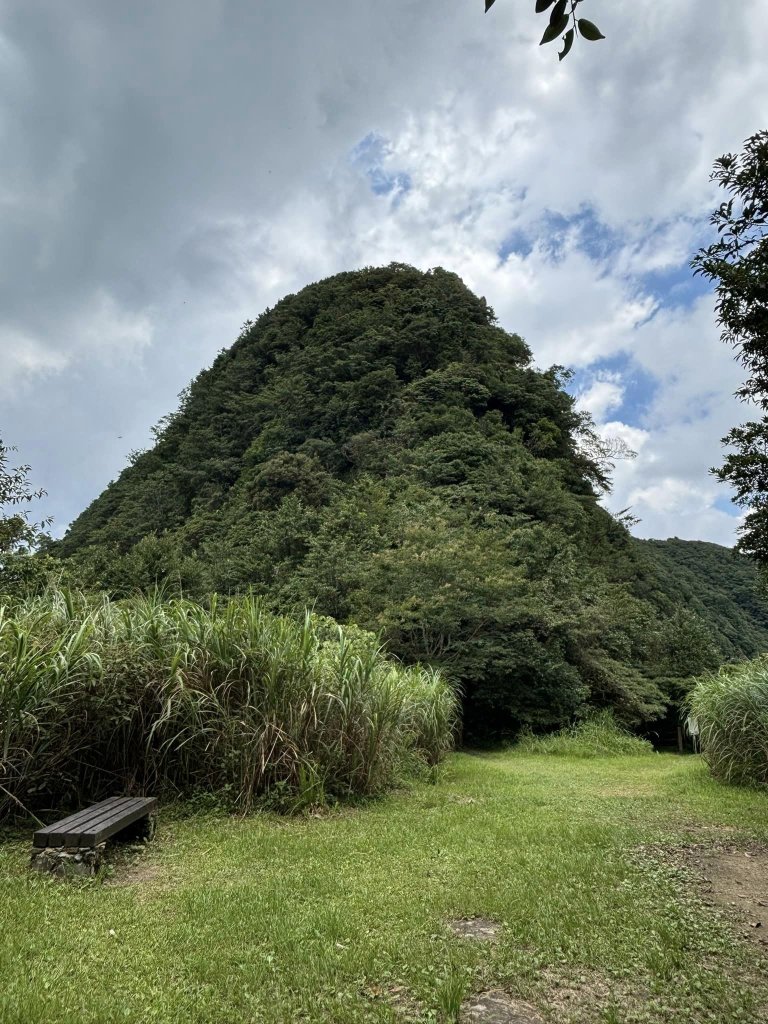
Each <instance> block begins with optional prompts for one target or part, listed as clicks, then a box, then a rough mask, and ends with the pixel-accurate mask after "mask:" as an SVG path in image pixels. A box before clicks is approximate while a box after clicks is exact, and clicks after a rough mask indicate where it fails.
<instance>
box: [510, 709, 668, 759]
mask: <svg viewBox="0 0 768 1024" xmlns="http://www.w3.org/2000/svg"><path fill="white" fill-rule="evenodd" d="M515 749H516V750H519V751H520V752H521V753H524V754H554V755H557V756H562V757H618V756H622V755H636V754H652V753H653V746H652V745H651V744H650V743H649V742H648V740H644V739H641V738H640V737H639V736H634V735H633V734H632V733H631V732H629V731H628V730H626V729H624V728H623V727H622V726H620V725H619V724H618V722H617V721H616V719H615V718H614V717H613V714H612V713H611V712H610V711H598V712H596V713H595V714H593V715H591V716H590V717H589V718H585V719H583V720H582V721H581V722H577V723H576V724H575V725H571V726H568V728H566V729H560V730H559V732H552V733H549V734H547V735H546V736H535V735H534V734H533V733H530V732H526V733H523V734H522V735H521V736H520V738H519V740H518V741H517V744H516V748H515Z"/></svg>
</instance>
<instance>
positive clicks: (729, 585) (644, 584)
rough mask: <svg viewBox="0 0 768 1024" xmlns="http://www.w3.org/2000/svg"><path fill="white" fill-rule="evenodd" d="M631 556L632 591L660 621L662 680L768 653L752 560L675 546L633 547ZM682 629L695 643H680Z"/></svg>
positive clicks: (710, 548) (766, 616)
mask: <svg viewBox="0 0 768 1024" xmlns="http://www.w3.org/2000/svg"><path fill="white" fill-rule="evenodd" d="M635 550H636V552H637V564H636V567H635V569H634V574H635V581H634V583H633V589H634V591H635V592H636V593H637V594H638V596H640V597H641V598H643V599H644V600H646V601H648V602H651V603H652V604H654V605H655V606H656V607H658V608H659V609H660V611H661V612H662V615H663V633H664V634H666V638H662V640H661V642H662V645H663V647H664V648H665V649H666V653H665V651H664V650H662V649H659V650H658V652H657V660H658V661H659V662H660V666H659V668H660V671H661V672H662V674H669V675H680V676H689V677H695V676H698V675H700V674H701V673H702V672H704V671H705V670H706V669H710V668H714V667H716V666H717V665H718V664H720V663H722V661H733V660H741V659H743V658H752V657H754V656H755V655H757V654H760V653H762V652H763V651H766V650H768V606H766V603H765V600H764V598H763V596H762V593H761V590H760V585H759V583H760V581H759V577H758V573H757V571H756V570H755V566H754V562H753V561H752V560H751V559H749V558H747V557H745V556H744V555H741V554H739V553H738V552H736V551H733V550H732V549H730V548H724V547H721V546H720V545H718V544H709V543H707V542H705V541H685V540H678V539H677V538H672V539H671V540H666V541H660V540H643V541H635ZM692 616H693V618H692ZM686 624H688V625H689V626H690V628H691V630H692V633H693V635H692V636H691V635H689V636H687V637H686V636H684V635H683V632H684V628H685V625H686ZM656 642H658V641H656ZM696 644H698V648H697V649H696V647H695V645H696Z"/></svg>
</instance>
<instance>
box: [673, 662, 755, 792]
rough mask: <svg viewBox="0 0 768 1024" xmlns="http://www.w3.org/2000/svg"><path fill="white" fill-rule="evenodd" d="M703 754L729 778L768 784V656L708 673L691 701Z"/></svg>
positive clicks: (717, 772)
mask: <svg viewBox="0 0 768 1024" xmlns="http://www.w3.org/2000/svg"><path fill="white" fill-rule="evenodd" d="M687 711H688V712H689V714H690V715H691V717H692V718H693V719H694V720H695V721H696V724H697V725H698V729H699V743H700V746H701V753H702V755H703V757H704V759H705V761H706V762H707V764H708V765H709V767H710V769H711V771H712V774H713V775H715V776H716V777H717V778H719V779H722V780H723V781H725V782H732V783H737V784H739V785H746V786H766V785H768V658H758V659H756V660H755V661H748V662H743V663H742V664H739V665H727V666H725V667H723V668H721V669H720V671H719V672H717V673H715V674H711V675H707V676H704V677H703V678H701V679H700V680H699V681H698V682H697V683H696V686H695V687H694V688H693V690H692V691H691V693H690V694H689V695H688V699H687Z"/></svg>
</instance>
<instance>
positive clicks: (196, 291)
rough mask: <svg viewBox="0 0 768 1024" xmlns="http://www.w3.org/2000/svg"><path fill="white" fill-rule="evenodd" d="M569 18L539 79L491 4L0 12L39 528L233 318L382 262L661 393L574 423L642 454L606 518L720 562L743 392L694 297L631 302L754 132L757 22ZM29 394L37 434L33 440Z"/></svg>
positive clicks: (8, 258)
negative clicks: (671, 302)
mask: <svg viewBox="0 0 768 1024" xmlns="http://www.w3.org/2000/svg"><path fill="white" fill-rule="evenodd" d="M589 6H590V8H591V11H592V14H591V16H592V17H593V18H594V20H595V21H596V22H597V23H598V24H600V25H601V27H602V29H603V31H604V32H605V34H606V36H607V37H608V38H607V39H606V41H605V42H604V43H601V44H599V46H595V47H591V46H589V45H586V44H585V45H582V46H577V47H575V48H574V50H573V52H572V54H571V55H570V56H569V58H568V59H567V60H566V61H564V62H563V63H562V64H559V63H558V61H557V59H556V53H555V47H554V46H553V47H541V48H539V47H538V46H537V45H536V44H537V42H538V37H539V35H540V31H541V19H537V18H536V16H535V15H534V14H533V11H532V10H527V9H525V8H524V7H521V5H520V4H519V3H514V2H513V0H505V2H504V3H500V4H497V5H495V7H494V9H493V11H492V12H491V13H490V14H489V15H488V16H487V17H484V16H483V15H482V13H481V10H479V9H478V8H476V7H475V6H474V5H460V7H457V8H454V7H451V8H450V9H447V8H446V7H445V5H444V4H442V3H439V2H438V0H424V2H422V3H419V4H414V3H412V2H411V0H392V2H390V3H388V4H374V5H361V4H358V5H352V6H351V7H350V5H349V4H348V3H346V0H327V2H325V3H323V4H322V5H307V4H305V3H301V2H299V0H285V2H284V3H282V4H280V5H279V12H277V13H276V9H275V10H273V9H272V7H270V6H269V5H260V4H255V3H253V2H252V0H228V2H226V3H225V2H223V0H205V2H202V3H199V4H195V5H192V6H191V7H190V5H189V4H187V3H183V2H182V0H167V3H164V4H163V5H160V6H155V7H153V6H152V5H149V6H144V7H141V6H139V7H132V6H131V5H128V6H125V5H109V4H105V5H96V6H95V7H94V5H92V4H90V3H88V2H86V0H72V2H71V3H70V4H68V5H67V8H66V11H64V10H63V9H62V11H61V12H58V11H53V10H52V9H51V7H50V5H49V4H47V3H44V2H39V0H28V3H26V4H25V5H23V6H22V5H14V4H8V3H5V4H4V3H3V2H2V0H0V40H2V46H0V72H1V73H2V74H3V76H4V77H3V82H4V96H5V97H7V99H6V101H5V103H3V102H2V101H0V133H1V134H2V138H3V146H2V150H1V151H0V204H2V210H3V216H4V227H5V231H4V233H3V238H2V239H1V240H0V259H2V260H3V265H4V267H7V268H8V273H7V274H4V278H3V281H2V282H0V310H2V311H3V312H2V314H0V331H2V332H3V333H1V334H0V344H2V345H3V355H4V382H3V385H2V386H3V387H4V389H5V392H4V395H3V408H2V409H1V410H0V418H1V419H2V421H3V425H4V426H5V429H6V431H7V432H8V431H12V432H13V434H14V436H13V438H12V440H14V441H15V442H16V443H18V444H19V445H20V446H21V448H22V450H23V453H24V456H25V458H27V459H28V460H29V461H30V462H32V463H33V465H37V464H38V463H42V464H44V466H45V467H46V471H49V472H50V473H51V474H52V477H51V478H46V479H45V480H44V482H45V484H46V486H47V487H48V490H49V491H50V493H51V499H50V504H49V508H50V510H51V511H53V512H54V514H56V515H57V517H58V518H59V519H60V520H61V519H62V518H66V517H68V516H69V515H72V514H75V513H76V512H77V511H78V510H79V509H80V508H82V507H83V506H84V505H85V504H86V503H87V501H88V500H89V499H90V498H91V497H92V496H93V494H94V492H95V491H97V490H98V489H100V488H101V487H102V486H103V485H104V484H105V483H106V482H107V480H108V479H109V476H110V475H114V474H115V473H116V472H117V471H119V469H120V467H121V465H122V464H123V461H124V452H123V451H122V449H120V448H119V447H117V446H116V445H115V440H114V439H115V438H116V437H117V436H126V435H128V434H130V435H131V437H132V438H133V439H134V443H136V441H137V440H140V435H141V434H142V432H146V429H147V427H148V425H149V423H151V422H152V421H153V420H154V419H156V418H157V417H158V416H159V415H161V414H162V413H163V412H165V411H168V409H170V408H172V407H173V405H174V403H175V396H176V394H177V392H178V391H179V390H180V388H181V387H182V386H183V385H184V384H185V383H186V382H187V381H188V380H189V379H190V378H191V377H192V376H194V375H195V374H196V373H197V372H198V370H199V369H200V368H201V366H203V365H206V364H208V363H209V362H210V361H211V359H212V358H213V356H214V355H215V353H216V352H217V351H218V350H219V349H220V348H221V347H222V346H224V345H228V344H230V343H231V342H232V340H234V337H235V336H236V334H237V331H238V329H239V327H240V324H241V323H242V322H243V320H245V319H246V318H247V317H253V316H255V315H257V314H258V313H259V312H260V311H261V310H262V309H263V308H264V307H265V306H267V305H272V304H274V302H275V301H276V300H277V299H279V298H280V297H281V296H282V295H283V294H285V293H286V292H290V291H296V290H297V289H298V288H300V287H302V286H303V285H304V284H306V283H308V282H309V281H311V280H317V279H318V278H320V277H322V276H325V275H327V274H330V273H334V272H336V271H339V270H346V269H350V268H354V267H356V266H361V265H372V264H378V263H384V262H389V261H391V260H396V261H403V262H410V263H413V264H415V265H417V266H420V267H423V268H427V267H429V266H434V265H442V266H445V267H447V268H449V269H451V270H455V271H456V272H457V273H459V274H460V275H461V276H462V277H463V278H464V279H465V281H466V282H467V284H468V285H469V286H470V287H471V288H473V290H475V291H477V292H479V293H480V294H483V295H485V297H486V298H487V299H488V301H489V302H490V303H491V305H493V306H494V308H495V309H496V312H497V314H498V316H499V318H500V322H501V323H502V325H503V326H504V327H506V328H507V329H509V330H512V331H516V332H518V333H520V334H522V335H523V336H524V337H525V338H526V340H527V341H528V343H529V344H530V345H531V347H532V349H533V351H534V355H535V358H536V361H537V362H538V363H539V365H548V364H550V363H553V362H557V363H564V364H566V365H571V366H576V367H580V368H587V367H589V366H590V365H591V364H594V363H595V362H596V361H598V360H604V359H611V358H614V357H616V356H618V355H621V354H624V355H625V356H626V355H631V357H632V359H633V360H634V365H636V366H638V367H640V368H641V369H642V371H643V372H644V373H646V374H647V375H650V376H652V377H653V378H655V379H656V380H657V382H658V387H657V390H656V392H655V393H654V395H653V396H652V397H650V398H649V401H648V402H647V403H646V406H645V407H644V408H643V409H639V408H638V409H637V410H635V413H636V415H635V416H634V417H632V416H629V415H628V414H627V412H626V409H625V406H626V403H627V402H630V401H631V396H632V388H631V381H630V380H628V379H627V378H626V377H624V376H622V377H614V378H609V377H607V376H605V373H604V371H602V376H600V375H599V374H598V377H597V378H596V379H595V380H594V381H593V382H592V385H591V386H587V387H586V388H585V392H584V394H583V395H582V396H581V401H582V402H583V403H584V404H585V407H588V408H591V410H592V412H593V414H594V415H595V416H596V417H597V418H598V419H603V418H607V417H610V416H614V417H615V415H616V414H617V412H619V410H620V414H621V417H622V420H626V419H629V420H630V422H622V423H619V424H616V423H611V424H610V429H611V430H612V431H613V432H614V433H615V434H617V435H618V436H623V437H624V439H625V440H627V443H629V444H630V446H631V447H633V448H634V449H635V450H638V451H639V455H638V458H637V459H636V460H635V461H634V462H632V463H621V464H619V465H618V466H617V470H616V488H615V500H616V501H624V502H625V503H626V502H627V501H628V500H629V498H630V496H632V495H634V496H635V499H636V501H637V503H638V505H640V506H642V510H644V522H643V525H642V527H641V529H643V530H653V531H658V534H657V535H662V536H667V535H670V534H675V533H677V534H678V535H683V533H684V531H685V530H687V529H688V528H689V527H690V528H691V529H692V528H694V526H695V528H697V529H701V530H703V531H705V533H704V534H703V535H704V536H705V537H708V538H710V539H723V538H725V539H730V538H731V537H732V533H733V525H734V519H733V517H729V516H728V515H727V514H726V513H723V512H721V511H719V510H718V509H716V508H714V505H713V504H712V503H713V502H714V501H715V500H716V498H717V495H718V494H720V495H722V493H723V489H722V488H718V486H717V485H716V484H715V483H714V481H713V480H712V479H711V478H710V477H708V475H707V471H708V468H709V466H711V465H713V464H715V463H716V462H717V461H718V460H719V438H720V436H722V434H723V433H724V432H725V430H727V429H728V427H729V426H730V425H732V424H733V423H734V422H736V421H737V419H738V418H739V417H741V416H742V415H743V413H744V410H743V409H741V407H739V406H738V403H736V402H735V401H734V400H733V398H732V397H731V395H732V392H733V391H734V390H735V387H736V386H737V383H738V380H739V370H738V367H737V366H735V365H734V364H733V361H732V359H731V353H729V352H728V350H727V349H726V348H725V347H724V346H722V345H721V343H720V342H719V340H718V338H717V332H716V330H715V328H714V326H713V315H712V308H711V300H710V299H709V298H706V297H705V298H703V299H700V300H698V301H697V302H696V303H694V304H693V305H692V306H685V305H684V306H680V307H678V308H676V309H669V308H665V306H664V304H663V302H662V301H660V299H663V295H661V296H660V295H656V294H654V293H653V292H652V291H651V288H650V286H649V285H648V281H647V276H646V275H648V274H649V273H656V274H658V273H660V272H662V273H666V272H668V271H674V270H675V269H676V268H680V267H681V266H683V267H684V264H685V262H686V260H687V259H688V257H689V255H690V252H691V249H692V248H693V247H695V246H696V245H698V244H699V242H700V239H701V236H702V231H703V230H704V229H705V227H706V219H707V216H708V212H709V210H710V209H711V208H712V206H713V203H714V202H715V199H716V197H715V195H714V192H713V187H712V186H711V185H710V184H709V182H708V175H709V168H710V166H711V164H712V161H713V160H714V159H715V157H717V156H718V155H719V154H720V153H721V152H723V151H726V150H732V149H737V148H739V146H740V144H741V142H742V140H743V139H744V138H745V137H746V136H747V135H749V134H750V133H751V132H753V131H755V130H756V129H757V128H759V127H762V126H763V125H762V122H763V118H764V111H763V105H764V104H763V97H764V96H765V95H766V93H767V92H768V64H766V62H765V60H764V53H765V50H766V47H767V46H768V21H766V19H765V18H764V17H763V13H764V12H763V10H762V4H761V3H760V2H759V0H742V2H741V3H740V4H738V5H720V6H718V5H715V6H714V7H712V9H711V10H709V9H708V10H707V16H706V17H703V16H702V14H701V5H700V4H699V3H696V2H695V0H685V2H682V3H678V4H674V5H669V4H667V5H663V4H653V5H650V6H648V5H637V4H636V3H634V2H631V0H612V2H611V3H608V2H607V0H589ZM118 42H119V45H117V44H118ZM370 133H377V134H378V135H380V136H381V138H382V139H383V140H386V141H385V144H383V145H382V146H381V151H380V153H379V154H378V159H379V161H380V165H381V170H382V173H383V174H385V175H389V176H391V177H393V178H397V176H400V178H398V180H399V181H401V183H402V182H406V180H407V182H408V185H407V186H406V185H402V184H401V186H399V187H398V188H397V189H393V191H392V193H391V194H389V195H383V194H382V195H375V194H374V193H373V191H372V189H371V184H372V179H371V178H370V176H369V174H368V169H367V168H366V167H365V166H361V165H358V164H355V163H354V162H351V161H350V154H351V153H352V151H353V149H354V147H355V146H356V145H357V144H358V143H360V141H361V140H362V139H363V138H365V137H366V136H368V135H369V134H370ZM34 197H39V202H35V201H34ZM585 210H590V211H592V215H591V217H589V218H587V219H586V220H583V221H574V220H573V218H574V217H577V216H578V215H579V214H583V212H584V211H585ZM553 212H554V213H557V214H562V215H564V216H565V217H566V218H570V220H569V221H566V222H562V221H558V220H557V218H556V217H553ZM596 231H597V232H604V233H606V238H607V241H608V243H609V244H608V247H607V249H606V250H605V251H603V250H602V249H601V244H602V243H601V239H600V238H596V237H595V232H596ZM515 238H519V240H520V244H518V245H517V246H516V251H515V250H513V251H511V252H509V254H508V255H507V256H506V258H504V259H502V258H501V257H500V255H499V254H500V252H502V251H507V249H508V248H509V245H508V243H510V240H511V239H512V240H514V239H515ZM553 239H555V241H556V246H555V247H554V251H553ZM593 243H594V245H593ZM598 243H600V244H598ZM3 316H4V317H5V318H6V319H5V321H3V319H2V317H3ZM597 369H598V370H600V366H599V365H598V367H597ZM20 382H25V387H24V388H23V389H22V390H21V391H20V392H18V398H17V397H16V395H17V385H18V384H19V383H20ZM86 389H87V390H86ZM33 391H34V396H35V398H36V400H37V403H38V404H39V405H40V407H42V408H45V409H49V408H50V409H54V408H55V409H57V410H58V412H57V418H56V427H55V429H53V427H51V430H50V431H49V432H48V433H47V434H46V435H45V436H42V435H41V432H40V427H39V422H38V421H39V417H38V420H35V418H34V417H33V415H32V414H31V413H30V412H29V411H28V405H29V396H30V394H32V392H33ZM622 393H623V397H624V400H625V406H621V409H620V406H619V402H620V399H621V396H622ZM94 394H98V395H103V396H107V397H108V398H109V402H110V405H109V408H108V409H107V410H106V411H105V408H104V407H103V405H100V404H99V402H96V401H94V400H93V398H92V396H93V395H94ZM105 401H106V399H105ZM52 415H53V414H52ZM105 416H106V418H107V419H108V420H109V425H108V427H107V428H105V427H104V420H105ZM608 426H609V425H607V424H606V426H605V429H606V430H607V429H608ZM73 434H74V436H70V435H73ZM9 437H10V434H9ZM630 438H633V440H630ZM73 442H74V443H73ZM86 442H87V443H88V445H89V450H90V451H91V452H92V459H91V460H90V461H89V464H90V466H91V467H92V475H91V476H90V477H88V479H87V480H80V479H79V475H78V474H77V473H74V472H73V471H72V460H73V458H74V455H73V452H76V451H77V450H78V448H79V447H80V448H81V447H82V446H83V444H84V443H86ZM665 481H666V483H665ZM669 481H672V483H669ZM674 494H678V495H688V498H686V499H685V501H687V502H688V504H687V505H686V504H685V502H684V501H683V498H682V497H681V498H680V500H679V502H678V504H675V502H673V501H672V500H671V498H669V496H670V495H674ZM663 495H667V498H662V496H663ZM668 498H669V500H667V499H668ZM613 500H614V499H611V501H613ZM681 502H682V504H681ZM697 503H698V504H697ZM642 510H641V511H639V512H638V514H643V513H642ZM707 531H708V532H707ZM729 531H730V532H729Z"/></svg>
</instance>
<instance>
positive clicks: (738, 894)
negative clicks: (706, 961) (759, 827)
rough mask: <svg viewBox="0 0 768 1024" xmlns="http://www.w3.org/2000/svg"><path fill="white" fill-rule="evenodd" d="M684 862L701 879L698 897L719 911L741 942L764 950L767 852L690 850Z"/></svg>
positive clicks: (766, 938) (752, 847)
mask: <svg viewBox="0 0 768 1024" xmlns="http://www.w3.org/2000/svg"><path fill="white" fill-rule="evenodd" d="M685 859H686V861H687V863H688V864H689V865H690V867H692V868H693V869H694V870H695V871H696V873H697V874H698V875H699V876H700V877H701V879H702V896H703V898H704V901H705V902H706V903H708V904H710V905H714V906H717V907H721V908H723V909H724V910H725V911H726V913H727V914H728V916H729V917H731V918H732V919H733V920H734V921H735V922H736V925H737V928H738V931H739V934H740V935H742V936H743V938H745V939H749V940H751V941H752V942H756V943H758V944H759V945H762V946H768V848H766V847H765V846H762V845H760V846H758V845H754V844H752V845H750V846H748V847H736V846H730V845H729V846H724V845H718V846H710V847H705V846H693V847H691V848H690V849H689V850H688V851H686V858H685Z"/></svg>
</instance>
